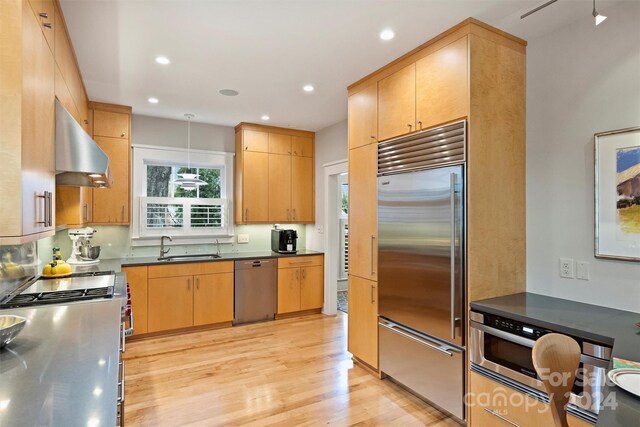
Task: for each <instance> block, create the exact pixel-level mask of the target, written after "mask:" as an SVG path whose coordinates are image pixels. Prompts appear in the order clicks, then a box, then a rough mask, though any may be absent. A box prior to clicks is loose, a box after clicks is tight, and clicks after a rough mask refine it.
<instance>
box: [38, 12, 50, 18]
mask: <svg viewBox="0 0 640 427" xmlns="http://www.w3.org/2000/svg"><path fill="white" fill-rule="evenodd" d="M38 16H40V17H41V18H45V19H46V18H48V17H49V14H48V13H47V12H40V13H38Z"/></svg>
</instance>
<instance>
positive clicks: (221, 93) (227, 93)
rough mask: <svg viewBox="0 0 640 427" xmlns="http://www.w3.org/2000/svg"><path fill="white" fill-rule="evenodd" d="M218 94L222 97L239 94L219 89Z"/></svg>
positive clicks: (234, 91)
mask: <svg viewBox="0 0 640 427" xmlns="http://www.w3.org/2000/svg"><path fill="white" fill-rule="evenodd" d="M218 93H219V94H220V95H224V96H237V95H238V93H239V92H238V91H237V90H233V89H220V90H219V91H218Z"/></svg>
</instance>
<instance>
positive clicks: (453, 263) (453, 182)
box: [449, 173, 456, 339]
mask: <svg viewBox="0 0 640 427" xmlns="http://www.w3.org/2000/svg"><path fill="white" fill-rule="evenodd" d="M449 178H450V180H451V195H450V197H451V198H450V200H449V203H450V207H451V253H450V257H451V339H455V338H456V315H455V310H456V174H455V173H451V175H450V177H449Z"/></svg>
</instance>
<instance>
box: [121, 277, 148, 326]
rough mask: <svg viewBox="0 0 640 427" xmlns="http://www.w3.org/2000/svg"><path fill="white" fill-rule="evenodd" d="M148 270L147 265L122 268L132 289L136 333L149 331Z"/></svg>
mask: <svg viewBox="0 0 640 427" xmlns="http://www.w3.org/2000/svg"><path fill="white" fill-rule="evenodd" d="M147 270H148V268H147V267H146V266H144V267H123V268H122V271H123V272H124V273H126V274H127V283H128V284H129V287H130V289H131V308H132V311H133V334H134V335H140V334H146V333H147V318H148V317H147V313H148V310H147V309H148V306H147V298H148V291H149V288H148V282H147V279H148V274H147Z"/></svg>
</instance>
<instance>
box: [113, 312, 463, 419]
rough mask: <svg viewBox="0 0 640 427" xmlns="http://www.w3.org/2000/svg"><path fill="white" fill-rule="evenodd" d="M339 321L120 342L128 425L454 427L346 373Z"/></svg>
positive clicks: (350, 367)
mask: <svg viewBox="0 0 640 427" xmlns="http://www.w3.org/2000/svg"><path fill="white" fill-rule="evenodd" d="M346 319H347V317H346V315H345V314H343V313H338V315H337V316H335V317H328V316H323V315H320V314H317V315H309V316H305V317H299V318H292V319H284V320H277V321H274V322H268V323H259V324H253V325H245V326H237V327H233V328H226V329H218V330H210V331H204V332H194V333H189V334H184V335H175V336H169V337H163V338H153V339H145V340H141V341H133V342H130V343H127V351H126V353H125V361H126V383H125V384H126V396H125V417H126V418H125V424H126V425H127V426H128V427H129V426H138V425H140V426H145V425H146V426H183V425H184V426H240V425H243V426H244V425H251V426H316V425H334V426H351V425H367V426H375V425H380V426H387V425H398V426H412V425H425V426H458V424H457V423H455V422H454V421H452V420H450V419H446V417H445V416H444V415H442V414H441V413H440V412H438V411H436V410H435V409H434V408H431V407H430V406H429V405H427V404H426V403H424V402H422V401H421V400H419V399H418V398H416V397H415V396H413V395H411V394H409V393H407V392H406V391H404V390H402V389H400V388H399V387H398V386H397V385H395V384H393V383H391V382H389V381H386V380H385V381H380V380H378V379H377V378H376V377H375V376H374V375H372V374H370V373H368V372H366V371H365V370H364V368H362V367H360V366H358V365H355V366H354V364H353V362H352V361H351V358H350V354H349V353H347V351H346V334H347V322H346Z"/></svg>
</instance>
